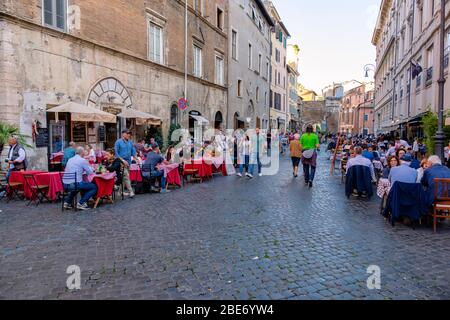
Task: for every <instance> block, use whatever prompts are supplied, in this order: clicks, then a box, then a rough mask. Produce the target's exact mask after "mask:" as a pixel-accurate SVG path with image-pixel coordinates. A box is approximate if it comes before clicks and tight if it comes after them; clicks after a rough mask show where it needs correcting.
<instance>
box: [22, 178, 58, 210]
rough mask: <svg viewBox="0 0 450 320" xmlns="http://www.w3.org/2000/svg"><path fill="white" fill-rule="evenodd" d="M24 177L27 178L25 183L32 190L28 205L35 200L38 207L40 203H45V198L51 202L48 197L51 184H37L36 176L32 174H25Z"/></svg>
mask: <svg viewBox="0 0 450 320" xmlns="http://www.w3.org/2000/svg"><path fill="white" fill-rule="evenodd" d="M23 177H24V179H25V183H26V184H27V186H28V188H30V191H31V199H30V202H28V204H27V206H29V205H30V204H31V203H32V202H35V203H36V207H37V206H38V205H39V204H40V203H43V201H44V199H45V200H47V201H48V202H51V201H50V199H49V198H47V192H48V189H49V188H50V186H49V185H40V184H37V182H36V178H35V177H34V175H32V174H24V175H23Z"/></svg>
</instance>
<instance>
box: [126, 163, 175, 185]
mask: <svg viewBox="0 0 450 320" xmlns="http://www.w3.org/2000/svg"><path fill="white" fill-rule="evenodd" d="M166 178H167V184H168V185H177V186H179V187H181V178H180V173H179V172H178V168H176V169H172V170H170V171H169V172H167V177H166ZM130 180H131V181H132V182H142V175H141V170H140V169H139V167H131V170H130Z"/></svg>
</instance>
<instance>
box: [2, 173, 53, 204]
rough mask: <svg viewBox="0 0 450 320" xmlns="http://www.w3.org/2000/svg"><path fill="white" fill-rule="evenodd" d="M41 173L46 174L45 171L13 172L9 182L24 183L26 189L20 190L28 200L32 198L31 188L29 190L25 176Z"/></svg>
mask: <svg viewBox="0 0 450 320" xmlns="http://www.w3.org/2000/svg"><path fill="white" fill-rule="evenodd" d="M41 173H45V172H44V171H39V170H29V171H13V172H11V175H10V177H9V182H10V183H23V185H24V187H23V188H20V190H22V191H23V193H24V195H25V197H26V198H28V199H30V198H31V190H30V188H28V185H27V183H26V182H25V178H24V176H23V175H24V174H33V175H36V174H41Z"/></svg>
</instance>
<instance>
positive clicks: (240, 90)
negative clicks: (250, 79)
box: [237, 80, 242, 97]
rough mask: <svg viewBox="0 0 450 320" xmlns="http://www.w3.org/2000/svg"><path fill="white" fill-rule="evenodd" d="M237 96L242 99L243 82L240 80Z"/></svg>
mask: <svg viewBox="0 0 450 320" xmlns="http://www.w3.org/2000/svg"><path fill="white" fill-rule="evenodd" d="M237 95H238V97H242V80H238V85H237Z"/></svg>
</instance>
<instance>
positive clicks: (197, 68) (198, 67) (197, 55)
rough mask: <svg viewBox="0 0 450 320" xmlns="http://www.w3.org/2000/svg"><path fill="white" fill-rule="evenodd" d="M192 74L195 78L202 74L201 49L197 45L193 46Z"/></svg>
mask: <svg viewBox="0 0 450 320" xmlns="http://www.w3.org/2000/svg"><path fill="white" fill-rule="evenodd" d="M194 76H195V77H197V78H201V77H202V76H203V68H202V49H200V48H199V47H197V46H194Z"/></svg>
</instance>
